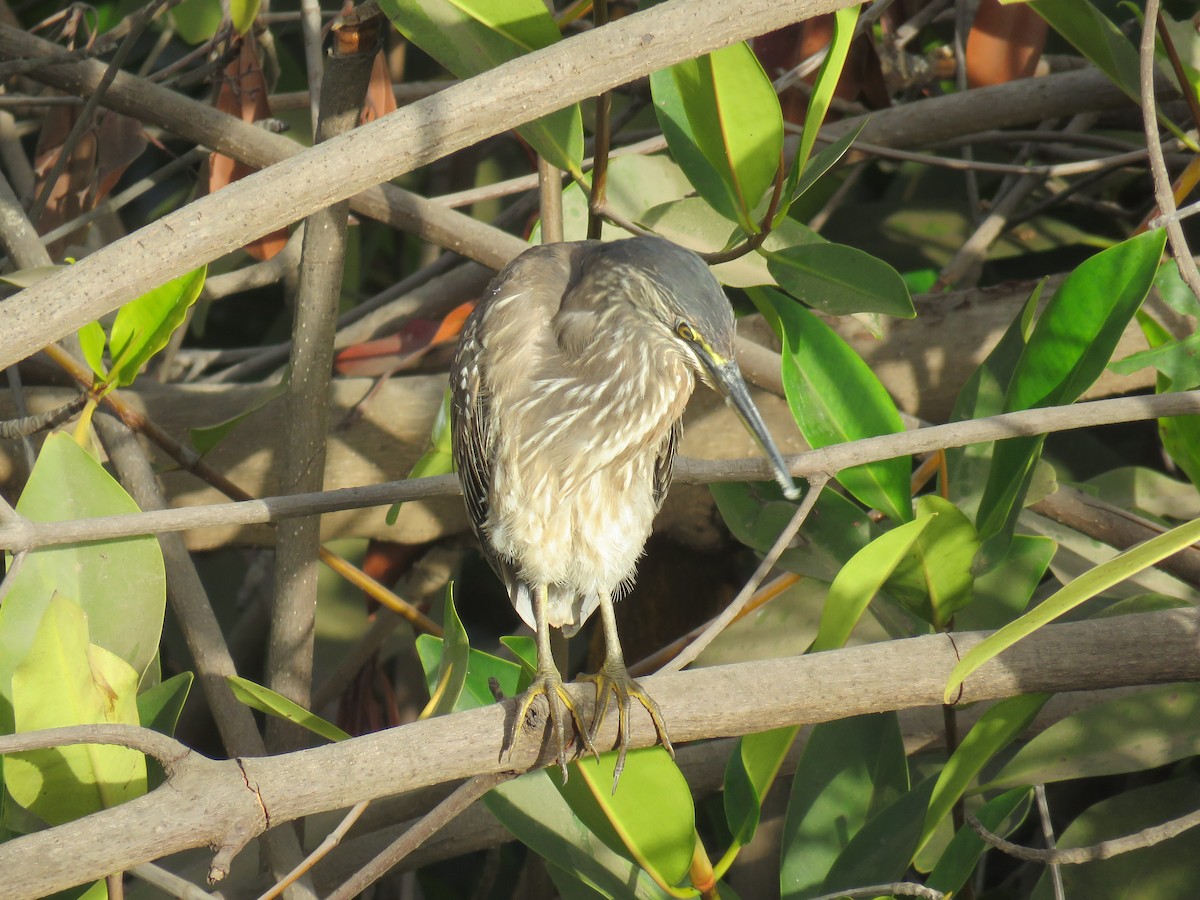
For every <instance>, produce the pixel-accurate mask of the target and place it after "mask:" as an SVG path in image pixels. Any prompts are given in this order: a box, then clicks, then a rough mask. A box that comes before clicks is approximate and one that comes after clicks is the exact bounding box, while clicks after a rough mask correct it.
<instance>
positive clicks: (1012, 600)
mask: <svg viewBox="0 0 1200 900" xmlns="http://www.w3.org/2000/svg"><path fill="white" fill-rule="evenodd" d="M1057 549H1058V544H1056V543H1055V542H1054V541H1053V540H1051V539H1050V538H1047V537H1041V536H1040V535H1032V534H1015V535H1013V539H1012V542H1011V543H1010V544H1009V547H1008V552H1007V553H1006V554H1005V555H1004V557H1003V558H1001V559H1000V560H999V561H998V562H996V563H994V564H993V565H992V566H991V568H989V569H988V570H987V571H986V572H984V573H983V574H982V575H978V576H976V578H975V585H974V590H973V592H972V593H973V599H972V601H971V602H970V603H969V604H967V605H966V606H965V607H963V609H961V610H960V611H959V612H958V614H957V615H956V616H955V618H954V626H955V628H956V629H958V630H959V631H991V630H992V629H996V628H1000V627H1001V626H1003V625H1007V624H1008V623H1009V622H1011V621H1012V620H1013V619H1015V618H1016V617H1017V616H1019V615H1020V614H1021V613H1022V612H1024V611H1025V608H1026V607H1027V606H1028V605H1029V601H1030V600H1031V599H1033V592H1034V590H1036V589H1037V586H1038V585H1039V584H1041V583H1042V579H1043V578H1044V577H1045V575H1046V569H1048V568H1049V567H1050V560H1052V559H1053V558H1054V553H1055V551H1056V550H1057Z"/></svg>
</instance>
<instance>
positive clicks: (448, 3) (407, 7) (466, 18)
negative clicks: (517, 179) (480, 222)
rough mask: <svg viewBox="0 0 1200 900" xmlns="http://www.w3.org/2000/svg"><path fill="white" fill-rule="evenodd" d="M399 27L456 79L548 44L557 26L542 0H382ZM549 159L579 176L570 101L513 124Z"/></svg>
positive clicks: (576, 123)
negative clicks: (519, 124)
mask: <svg viewBox="0 0 1200 900" xmlns="http://www.w3.org/2000/svg"><path fill="white" fill-rule="evenodd" d="M379 5H380V8H382V9H383V11H384V12H385V13H386V14H387V16H388V18H389V19H391V20H392V24H393V25H395V26H396V28H398V29H399V30H400V32H401V33H402V34H403V35H404V36H405V37H406V38H408V39H409V40H410V41H412V42H413V43H414V44H416V45H417V46H418V47H420V48H421V49H422V50H424V51H425V52H426V53H428V54H429V55H430V56H432V57H433V58H434V59H435V60H437V61H438V62H439V63H441V65H443V66H444V67H445V68H446V69H448V70H449V71H450V72H452V73H453V74H454V75H455V76H456V77H458V78H470V77H471V76H472V75H478V74H479V73H481V72H486V71H487V70H489V69H494V68H495V67H496V66H498V65H500V64H501V63H506V62H508V61H510V60H513V59H516V58H517V57H519V56H524V55H525V54H526V53H528V52H530V51H531V50H538V49H541V48H542V47H548V46H550V45H551V44H553V43H555V42H557V41H558V39H559V34H558V26H557V25H555V24H554V19H553V17H552V16H551V15H550V13H549V12H548V11H547V9H546V5H545V4H544V3H542V2H541V0H502V2H501V0H381V2H380V4H379ZM517 132H518V133H519V134H520V135H521V137H523V138H525V140H527V141H528V142H529V143H530V145H531V146H532V147H533V149H534V150H536V151H537V152H538V154H539V155H540V156H542V157H543V158H544V159H545V160H546V161H547V162H549V163H550V164H551V165H553V166H556V167H557V168H559V169H562V170H564V171H566V172H569V173H570V174H572V175H574V176H576V177H582V175H583V172H582V168H581V166H582V161H583V120H582V119H581V118H580V114H579V106H578V104H572V105H571V106H568V107H566V108H565V109H560V110H558V111H557V112H553V113H551V114H550V115H548V116H543V117H542V118H540V119H538V120H536V121H534V122H529V123H527V124H525V125H522V126H521V127H520V128H518V129H517Z"/></svg>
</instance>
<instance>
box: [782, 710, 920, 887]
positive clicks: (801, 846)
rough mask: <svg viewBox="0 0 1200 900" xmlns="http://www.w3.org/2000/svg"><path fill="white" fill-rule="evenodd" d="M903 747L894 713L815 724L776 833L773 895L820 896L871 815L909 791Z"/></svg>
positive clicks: (897, 720) (801, 756)
mask: <svg viewBox="0 0 1200 900" xmlns="http://www.w3.org/2000/svg"><path fill="white" fill-rule="evenodd" d="M908 787H909V785H908V764H907V761H906V760H905V756H904V740H903V738H902V737H901V735H900V722H899V719H898V718H897V717H896V714H895V713H877V714H875V715H869V716H856V717H854V718H850V719H842V720H839V721H835V722H824V723H822V724H820V725H816V726H814V727H813V729H812V733H811V734H810V735H809V738H808V743H807V744H806V745H805V747H804V752H803V753H802V754H801V755H800V762H799V764H798V765H797V767H796V775H795V778H794V779H793V781H792V794H791V800H790V801H789V803H788V809H787V818H786V820H785V821H784V828H783V846H782V853H783V859H782V864H781V867H780V875H779V879H780V893H781V895H782V898H783V900H804V898H807V897H814V896H818V895H820V894H822V893H824V890H823V885H824V883H825V879H826V877H827V876H828V874H829V871H830V869H831V868H832V867H833V865H834V863H835V862H836V860H837V858H838V856H840V855H841V853H842V851H843V850H844V849H845V848H846V846H847V845H848V844H849V843H850V841H851V840H852V839H853V838H854V836H855V835H856V834H858V832H859V831H860V829H861V828H862V827H863V826H864V825H865V824H866V823H867V822H868V821H869V820H870V819H871V818H872V817H874V816H875V815H877V814H878V813H879V812H881V811H882V810H884V809H886V808H887V807H888V806H890V805H891V804H892V803H893V802H895V800H896V799H897V798H899V797H900V796H902V795H903V794H905V793H906V792H907V791H908Z"/></svg>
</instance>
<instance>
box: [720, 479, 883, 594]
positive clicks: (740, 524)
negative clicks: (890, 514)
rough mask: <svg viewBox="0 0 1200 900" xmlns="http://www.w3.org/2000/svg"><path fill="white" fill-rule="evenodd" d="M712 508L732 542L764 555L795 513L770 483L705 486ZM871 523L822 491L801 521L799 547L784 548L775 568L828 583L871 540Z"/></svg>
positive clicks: (852, 506) (852, 505) (851, 504)
mask: <svg viewBox="0 0 1200 900" xmlns="http://www.w3.org/2000/svg"><path fill="white" fill-rule="evenodd" d="M708 488H709V490H710V491H711V492H712V495H713V499H714V500H715V501H716V503H717V510H718V511H719V512H720V513H721V518H722V519H724V521H725V525H726V527H727V528H728V529H729V531H730V533H731V534H733V536H734V537H735V538H737V540H739V541H741V542H742V543H743V544H745V545H746V546H747V547H750V548H751V549H752V550H756V551H757V552H759V553H766V552H767V551H768V550H769V549H770V548H771V545H772V544H774V543H775V540H776V538H778V537H779V534H780V532H782V531H783V529H784V527H786V525H787V523H788V522H789V521H791V518H792V516H793V515H795V513H796V504H794V503H792V502H791V501H790V500H785V499H784V497H783V494H782V492H780V490H779V486H778V485H776V484H775V482H773V481H770V482H735V481H729V482H723V483H715V484H710V485H709V486H708ZM872 530H873V529H872V523H871V520H870V519H869V518H868V517H867V516H864V515H863V512H862V509H861V508H860V507H859V506H858V505H857V504H855V503H854V502H853V501H851V500H848V499H847V498H845V497H843V496H842V495H841V494H838V493H836V492H834V491H822V492H821V496H820V497H819V498H818V499H817V503H816V506H815V507H813V512H812V515H810V516H809V517H808V521H806V522H805V523H804V537H805V543H804V546H803V547H796V548H793V549H791V550H785V551H784V553H783V556H781V557H780V558H779V565H780V566H781V567H782V568H784V569H787V570H788V571H789V572H795V573H796V574H798V575H807V576H809V577H811V578H819V579H820V580H822V581H832V580H833V579H834V577H835V576H836V575H837V574H838V572H840V571H841V569H842V567H843V566H844V565H845V564H846V562H847V560H849V559H850V557H852V556H853V555H854V554H855V553H857V552H858V551H859V550H861V549H862V548H863V547H865V546H866V545H867V543H868V542H869V541H870V540H871V534H872Z"/></svg>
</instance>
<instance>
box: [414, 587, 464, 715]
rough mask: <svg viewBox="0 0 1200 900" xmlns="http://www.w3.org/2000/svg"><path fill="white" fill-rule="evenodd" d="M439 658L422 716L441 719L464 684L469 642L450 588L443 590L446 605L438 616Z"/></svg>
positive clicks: (454, 704) (453, 704)
mask: <svg viewBox="0 0 1200 900" xmlns="http://www.w3.org/2000/svg"><path fill="white" fill-rule="evenodd" d="M442 627H443V631H444V634H443V635H442V658H441V660H439V662H438V674H437V680H436V681H435V682H434V686H433V689H432V690H431V691H430V692H429V693H430V697H429V705H428V706H427V707H426V708H425V713H424V714H425V715H429V716H444V715H446V714H447V713H450V712H452V711H453V710H454V708H455V706H456V705H457V704H458V698H459V696H460V695H461V694H462V692H463V687H464V686H465V685H466V683H467V668H468V664H469V658H470V655H471V642H470V641H469V640H468V639H467V631H466V629H465V628H463V623H462V619H460V618H459V617H458V610H457V609H455V607H454V585H453V583H451V584H450V585H448V586H447V587H446V604H445V609H444V612H443V613H442Z"/></svg>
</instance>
